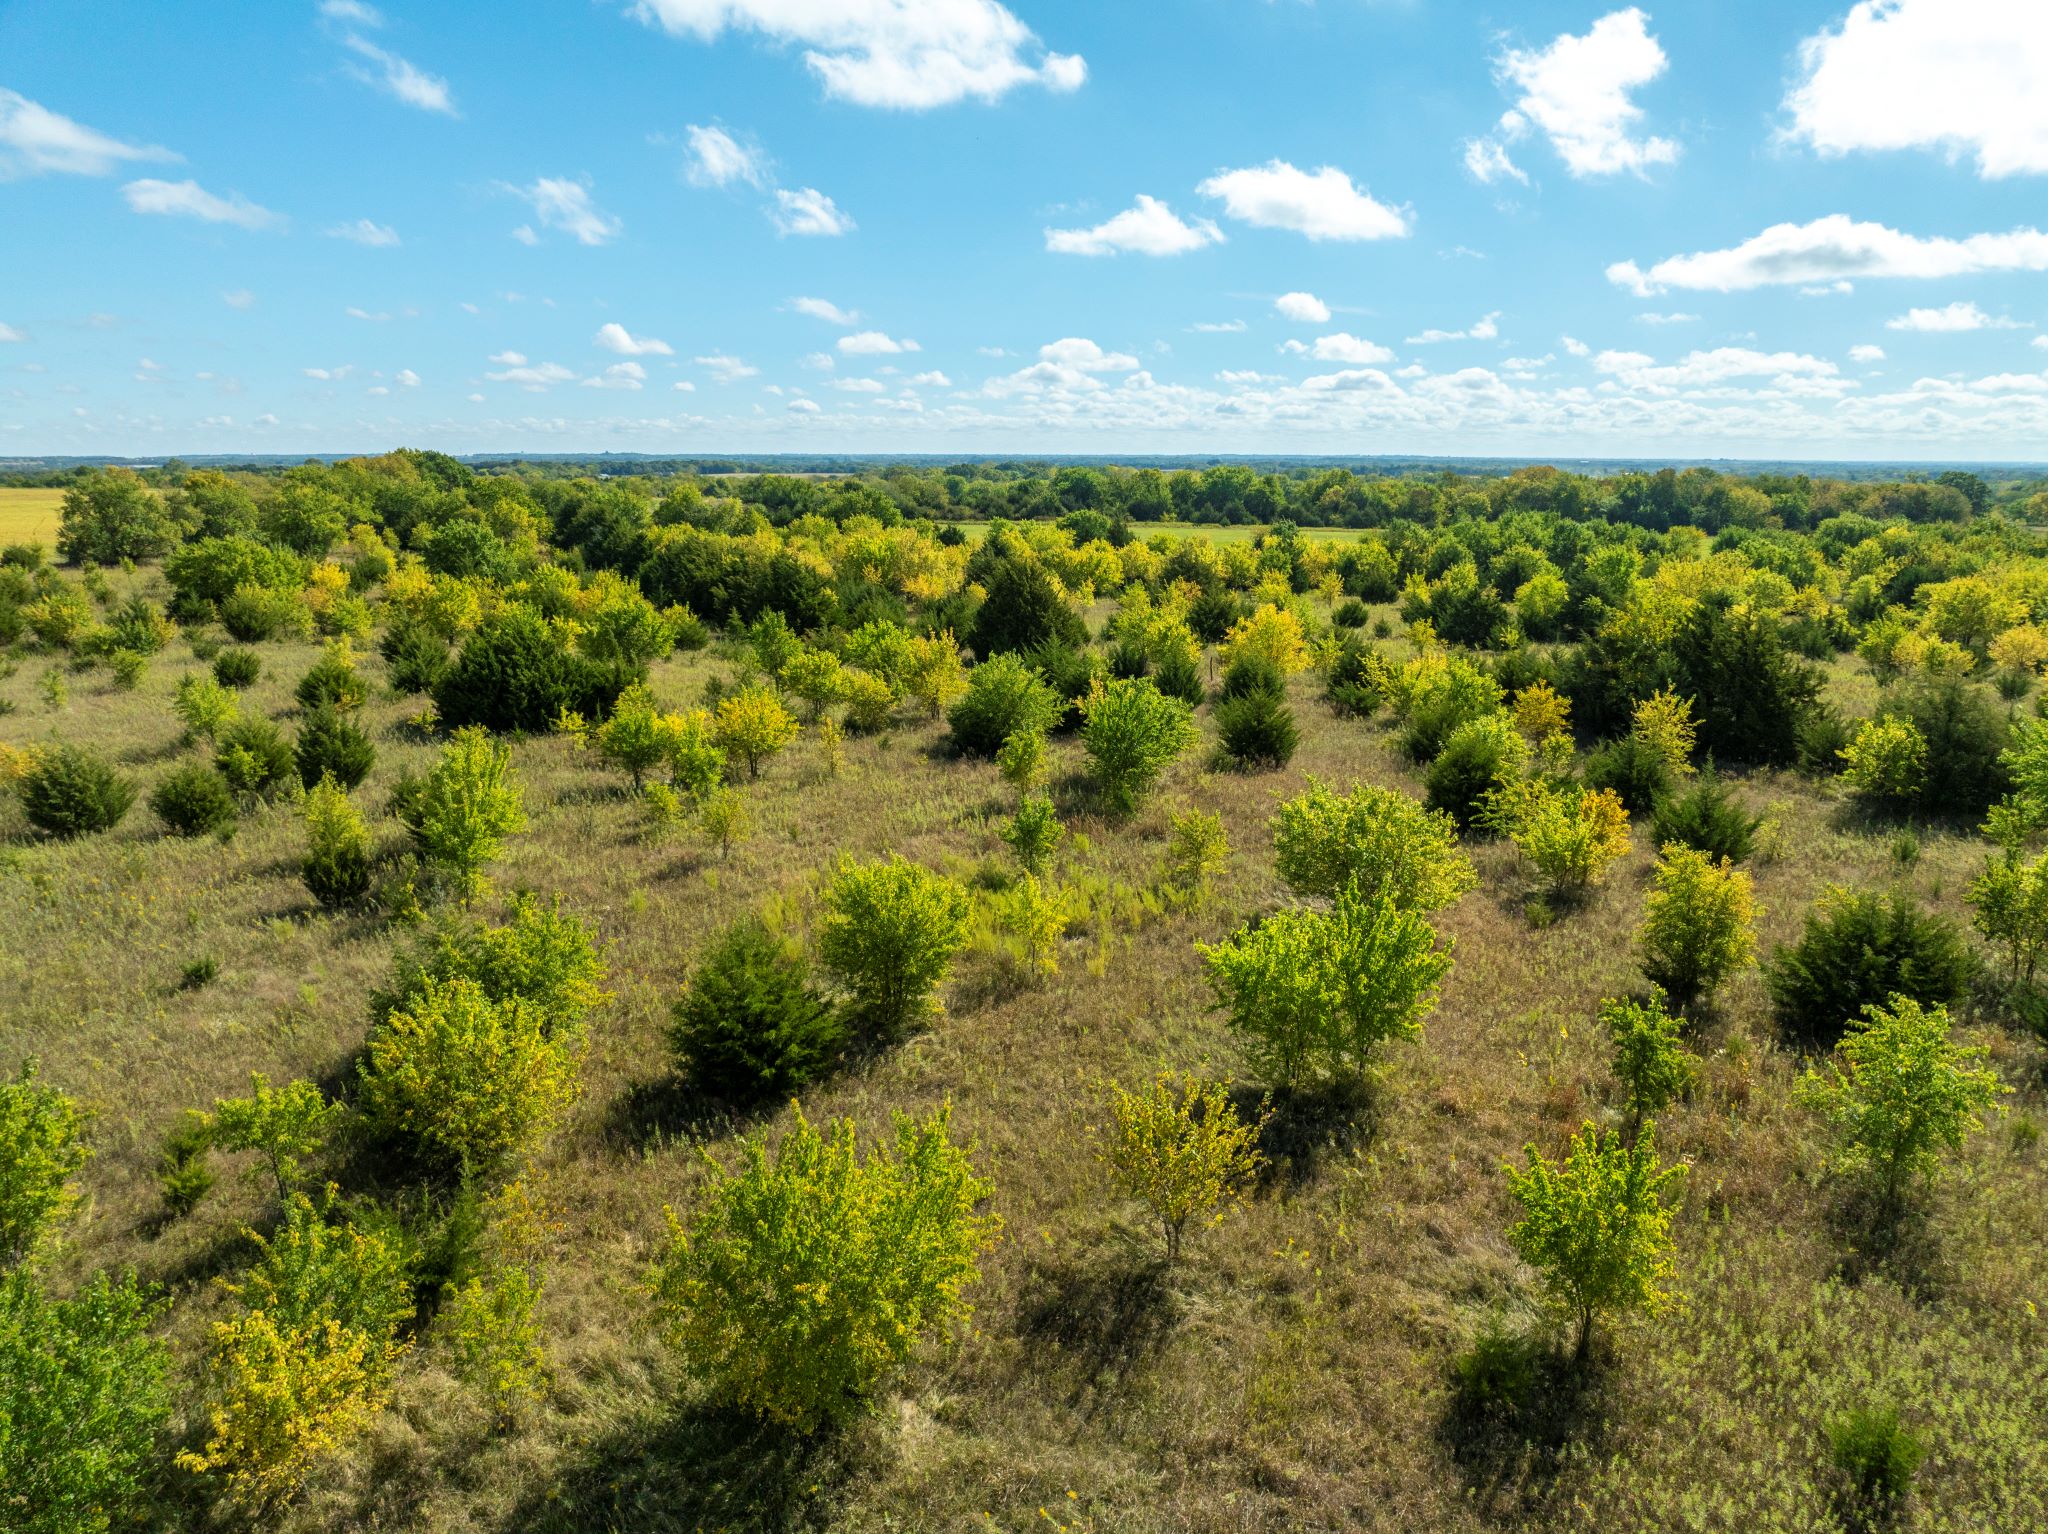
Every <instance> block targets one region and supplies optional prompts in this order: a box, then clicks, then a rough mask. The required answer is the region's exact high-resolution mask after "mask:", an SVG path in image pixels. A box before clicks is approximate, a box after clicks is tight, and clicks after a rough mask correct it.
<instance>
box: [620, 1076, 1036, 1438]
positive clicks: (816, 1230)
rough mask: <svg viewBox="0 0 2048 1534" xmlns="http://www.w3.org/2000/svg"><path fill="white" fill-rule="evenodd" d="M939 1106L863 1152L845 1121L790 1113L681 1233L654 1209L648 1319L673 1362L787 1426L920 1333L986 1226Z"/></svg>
mask: <svg viewBox="0 0 2048 1534" xmlns="http://www.w3.org/2000/svg"><path fill="white" fill-rule="evenodd" d="M950 1117H951V1112H950V1108H946V1107H942V1108H940V1109H938V1110H937V1111H936V1112H934V1113H933V1114H932V1115H931V1116H930V1117H929V1118H927V1119H924V1120H922V1121H915V1120H912V1119H910V1118H908V1117H906V1116H903V1115H900V1114H899V1115H898V1116H897V1118H896V1143H895V1147H894V1149H893V1151H892V1150H891V1149H889V1148H887V1147H882V1146H878V1147H876V1148H875V1149H874V1150H873V1151H872V1152H870V1153H869V1155H868V1156H867V1157H866V1158H865V1159H863V1158H862V1157H861V1155H860V1153H859V1149H858V1147H857V1144H856V1141H855V1134H854V1127H853V1123H852V1121H851V1120H842V1121H841V1122H839V1123H838V1124H836V1125H834V1126H833V1127H832V1129H831V1131H830V1133H829V1134H828V1135H820V1134H819V1133H818V1132H817V1131H816V1130H814V1129H813V1128H811V1126H810V1124H809V1123H808V1122H807V1121H806V1120H805V1119H804V1117H803V1115H802V1114H801V1113H798V1114H797V1115H796V1121H795V1123H794V1124H793V1125H792V1126H791V1127H790V1130H789V1132H788V1134H786V1135H785V1136H784V1137H783V1140H782V1143H781V1145H779V1146H778V1147H777V1148H776V1151H775V1154H774V1156H773V1157H772V1158H771V1157H770V1156H769V1154H768V1150H767V1148H766V1146H765V1145H764V1144H762V1142H760V1141H759V1140H753V1141H749V1142H748V1143H747V1144H746V1146H745V1148H744V1152H743V1154H744V1157H745V1160H744V1163H743V1165H742V1167H741V1169H740V1170H739V1171H738V1172H736V1173H735V1172H726V1171H724V1170H722V1169H721V1170H720V1171H719V1172H718V1173H717V1174H716V1176H715V1177H714V1180H713V1182H712V1184H711V1187H710V1188H709V1190H708V1191H707V1193H706V1195H705V1198H704V1206H703V1209H702V1211H701V1212H700V1213H699V1215H698V1216H697V1219H696V1221H695V1223H694V1224H693V1225H692V1226H690V1227H689V1228H687V1229H686V1228H685V1227H684V1226H683V1224H682V1223H681V1222H680V1221H679V1220H677V1219H676V1218H675V1216H674V1215H673V1214H671V1215H670V1216H669V1221H670V1230H671V1239H670V1245H669V1249H668V1251H667V1252H666V1254H664V1256H663V1257H662V1259H661V1261H660V1263H659V1264H658V1266H657V1268H656V1270H655V1277H654V1293H655V1302H656V1305H657V1307H658V1312H659V1314H660V1317H661V1321H662V1325H663V1328H664V1330H665V1332H666V1333H667V1336H668V1338H669V1340H670V1341H671V1342H672V1343H673V1344H674V1346H675V1347H676V1348H677V1350H678V1351H679V1353H680V1354H681V1356H682V1359H683V1361H684V1363H685V1364H686V1365H687V1366H688V1367H689V1369H690V1370H691V1371H692V1372H693V1373H695V1374H696V1375H697V1376H698V1377H699V1378H700V1379H702V1380H703V1381H704V1382H705V1383H706V1384H707V1385H708V1386H709V1387H710V1388H711V1389H712V1390H713V1391H714V1392H716V1394H717V1395H719V1396H720V1397H721V1398H723V1399H725V1400H727V1401H730V1402H731V1403H732V1404H733V1405H735V1406H737V1407H739V1408H740V1409H741V1410H744V1411H748V1412H752V1413H755V1414H758V1415H760V1416H762V1417H765V1418H768V1419H769V1420H771V1421H775V1422H779V1423H784V1424H787V1425H789V1426H791V1427H795V1428H798V1429H800V1430H805V1431H808V1430H812V1429H815V1428H819V1427H822V1426H824V1425H826V1424H828V1423H830V1422H832V1421H835V1420H837V1419H839V1418H841V1417H844V1416H845V1415H847V1414H848V1413H849V1412H851V1411H853V1410H855V1409H857V1408H858V1407H859V1406H860V1405H861V1404H862V1403H863V1402H865V1401H866V1400H868V1399H869V1398H870V1397H871V1396H872V1395H873V1394H874V1392H875V1390H876V1388H877V1387H878V1386H879V1385H880V1384H881V1383H882V1381H883V1379H884V1378H885V1377H886V1376H887V1374H888V1373H889V1372H890V1371H891V1370H892V1369H894V1368H896V1367H898V1366H900V1365H901V1364H903V1363H905V1362H907V1361H908V1360H909V1359H910V1358H911V1357H912V1356H913V1355H914V1354H915V1352H916V1350H917V1348H918V1347H919V1345H920V1344H921V1343H922V1342H923V1341H924V1340H925V1339H926V1338H927V1337H928V1336H930V1335H932V1334H934V1333H939V1334H943V1333H946V1332H949V1331H950V1330H951V1329H952V1327H953V1326H954V1325H955V1324H956V1323H958V1322H959V1321H960V1320H961V1319H962V1318H963V1317H964V1315H965V1314H966V1310H967V1307H966V1304H965V1301H964V1300H963V1299H962V1294H963V1291H964V1290H965V1289H966V1288H967V1286H968V1285H969V1284H970V1283H972V1282H973V1281H974V1279H975V1278H976V1277H977V1276H978V1275H977V1270H976V1267H975V1259H976V1257H977V1255H978V1254H979V1253H980V1251H981V1249H982V1248H983V1247H984V1246H986V1245H987V1244H988V1242H989V1241H990V1240H991V1239H992V1238H993V1236H994V1233H995V1230H996V1221H995V1220H994V1219H993V1218H992V1217H989V1216H985V1215H977V1214H976V1213H975V1207H976V1206H977V1205H978V1204H980V1203H981V1202H982V1201H983V1200H984V1199H986V1198H987V1197H988V1196H989V1194H990V1192H991V1191H992V1190H991V1188H990V1186H989V1184H988V1183H987V1182H985V1181H983V1180H982V1179H981V1178H978V1177H976V1176H975V1174H974V1168H973V1165H972V1163H971V1162H970V1161H969V1159H968V1152H967V1151H966V1150H965V1149H963V1148H961V1147H959V1146H956V1145H954V1144H953V1143H952V1141H951V1139H950V1138H949V1136H948V1127H949V1121H950Z"/></svg>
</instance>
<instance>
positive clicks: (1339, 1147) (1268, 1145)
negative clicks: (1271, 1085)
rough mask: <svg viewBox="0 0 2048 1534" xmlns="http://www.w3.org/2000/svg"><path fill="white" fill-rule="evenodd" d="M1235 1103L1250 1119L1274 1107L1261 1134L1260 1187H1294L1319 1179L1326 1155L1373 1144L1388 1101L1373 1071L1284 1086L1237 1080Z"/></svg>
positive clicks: (1233, 1090) (1265, 1189) (1254, 1120)
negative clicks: (1268, 1088)
mask: <svg viewBox="0 0 2048 1534" xmlns="http://www.w3.org/2000/svg"><path fill="white" fill-rule="evenodd" d="M1230 1098H1231V1105H1232V1106H1233V1107H1235V1108H1236V1109H1237V1113H1238V1117H1240V1118H1242V1119H1243V1120H1244V1121H1245V1122H1246V1123H1248V1124H1252V1123H1257V1122H1258V1120H1259V1118H1260V1117H1261V1115H1264V1114H1268V1113H1270V1117H1268V1118H1267V1119H1266V1126H1265V1128H1264V1130H1263V1131H1262V1132H1261V1133H1260V1135H1259V1150H1260V1151H1261V1152H1262V1153H1263V1154H1264V1156H1265V1158H1266V1160H1265V1164H1264V1165H1263V1166H1262V1167H1260V1169H1259V1190H1260V1191H1261V1192H1268V1191H1273V1190H1279V1191H1282V1192H1287V1193H1293V1192H1297V1191H1299V1190H1300V1189H1302V1188H1304V1187H1306V1186H1308V1185H1309V1184H1310V1183H1312V1182H1314V1181H1315V1180H1316V1178H1317V1176H1319V1175H1320V1173H1321V1171H1322V1166H1323V1163H1324V1161H1326V1160H1327V1159H1329V1158H1330V1157H1331V1156H1333V1155H1346V1154H1349V1153H1350V1152H1351V1151H1353V1150H1355V1149H1357V1148H1358V1147H1360V1146H1363V1145H1368V1144H1370V1143H1371V1142H1372V1140H1373V1138H1374V1136H1375V1135H1377V1134H1378V1133H1379V1123H1380V1117H1381V1114H1382V1112H1383V1103H1382V1100H1381V1093H1380V1091H1379V1089H1378V1085H1377V1083H1376V1082H1375V1081H1373V1080H1372V1079H1371V1078H1370V1077H1366V1078H1361V1079H1353V1080H1347V1081H1332V1082H1322V1083H1317V1084H1315V1085H1312V1086H1298V1087H1278V1088H1275V1089H1274V1090H1273V1091H1272V1092H1271V1093H1270V1094H1269V1093H1267V1092H1266V1091H1264V1090H1263V1089H1262V1088H1259V1087H1255V1086H1247V1085H1237V1086H1233V1087H1232V1088H1231V1090H1230Z"/></svg>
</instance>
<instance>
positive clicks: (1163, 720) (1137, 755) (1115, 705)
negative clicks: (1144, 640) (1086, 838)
mask: <svg viewBox="0 0 2048 1534" xmlns="http://www.w3.org/2000/svg"><path fill="white" fill-rule="evenodd" d="M1081 713H1082V717H1083V718H1084V719H1085V721H1086V722H1085V723H1084V724H1083V725H1082V727H1081V745H1082V748H1083V749H1084V750H1085V751H1086V752H1087V753H1088V760H1089V762H1090V763H1091V765H1092V767H1093V770H1094V774H1095V783H1096V786H1097V787H1098V788H1099V789H1100V790H1101V791H1102V797H1103V799H1104V801H1105V802H1106V803H1107V804H1108V805H1109V807H1110V809H1112V810H1113V811H1115V812H1116V813H1117V814H1120V815H1127V814H1129V813H1130V812H1131V811H1132V810H1134V809H1136V808H1137V807H1138V801H1139V800H1140V799H1142V798H1143V797H1144V796H1145V795H1146V794H1147V793H1149V792H1150V791H1151V789H1152V785H1153V784H1155V783H1157V782H1158V781H1159V776H1160V774H1161V773H1163V772H1165V771H1166V769H1167V768H1168V767H1170V766H1171V765H1172V764H1173V762H1174V760H1175V758H1177V757H1179V756H1180V755H1181V754H1182V753H1183V752H1185V751H1187V750H1188V749H1189V748H1190V747H1192V746H1193V745H1194V744H1195V742H1196V741H1198V740H1199V739H1201V732H1200V731H1199V730H1197V729H1196V728H1195V721H1194V717H1193V715H1192V713H1191V711H1190V710H1189V708H1188V706H1187V705H1186V704H1185V703H1182V702H1181V701H1180V700H1179V699H1177V698H1169V697H1167V696H1166V695H1165V694H1164V693H1162V692H1161V691H1160V690H1159V689H1158V688H1157V687H1154V686H1153V685H1152V684H1151V683H1150V682H1149V681H1145V680H1143V679H1141V678H1134V679H1129V680H1122V681H1114V682H1109V683H1107V684H1104V685H1103V686H1100V687H1098V688H1097V689H1096V690H1095V691H1094V692H1092V693H1090V694H1089V695H1088V697H1087V698H1086V699H1084V700H1083V702H1082V704H1081Z"/></svg>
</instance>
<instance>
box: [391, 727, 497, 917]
mask: <svg viewBox="0 0 2048 1534" xmlns="http://www.w3.org/2000/svg"><path fill="white" fill-rule="evenodd" d="M398 814H399V819H401V820H403V821H404V822H405V825H406V829H407V830H409V831H410V832H411V833H412V839H413V842H414V844H415V845H416V846H417V847H418V848H419V851H420V856H421V857H422V858H424V859H425V860H426V861H427V862H428V863H429V864H431V865H432V866H433V867H434V868H436V869H438V870H440V871H441V872H443V873H444V874H446V875H447V877H448V878H449V880H450V881H451V882H452V883H453V884H454V886H455V889H456V892H457V893H458V894H459V895H460V896H461V898H462V899H463V900H464V901H465V902H466V901H470V900H474V899H475V898H476V897H477V896H478V895H480V894H482V893H483V890H484V877H483V870H484V866H485V865H486V864H488V863H489V862H491V861H492V860H493V859H494V858H496V857H497V856H498V853H499V850H500V848H501V847H502V846H503V843H504V838H505V837H507V836H509V835H511V834H512V833H513V832H515V831H523V830H525V829H526V810H525V808H524V805H523V801H522V799H521V795H520V789H519V779H518V777H517V776H516V775H515V774H514V773H513V771H512V752H511V750H510V748H509V747H506V746H504V745H501V744H498V743H496V742H493V741H492V740H491V738H490V737H489V736H488V735H486V734H484V732H483V731H482V730H480V729H476V728H474V727H471V728H469V729H462V730H457V731H456V732H455V738H454V739H453V740H451V741H449V742H448V744H447V745H445V746H443V747H442V748H441V758H440V760H439V761H437V762H436V763H435V764H434V768H433V771H431V772H429V773H428V774H427V776H426V777H425V778H424V779H422V780H420V781H419V782H418V783H417V784H415V785H412V786H411V787H410V788H409V789H408V791H407V792H406V793H405V794H404V795H403V796H402V799H401V802H400V804H399V807H398Z"/></svg>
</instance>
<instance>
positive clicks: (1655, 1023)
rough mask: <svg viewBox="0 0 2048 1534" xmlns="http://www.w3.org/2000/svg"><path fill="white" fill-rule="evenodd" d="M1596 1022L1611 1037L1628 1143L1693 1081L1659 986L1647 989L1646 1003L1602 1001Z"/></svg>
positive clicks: (1622, 999) (1675, 1023)
mask: <svg viewBox="0 0 2048 1534" xmlns="http://www.w3.org/2000/svg"><path fill="white" fill-rule="evenodd" d="M1600 1022H1601V1026H1603V1027H1604V1028H1606V1030H1607V1034H1608V1037H1609V1038H1611V1039H1612V1040H1613V1041H1614V1056H1613V1059H1614V1074H1615V1078H1616V1079H1617V1080H1619V1081H1620V1082H1621V1085H1622V1089H1623V1090H1624V1091H1625V1092H1626V1093H1627V1094H1628V1117H1629V1136H1628V1137H1629V1139H1630V1141H1631V1142H1633V1141H1634V1139H1635V1137H1636V1134H1637V1133H1638V1131H1640V1129H1641V1128H1642V1124H1643V1120H1645V1119H1647V1118H1652V1117H1654V1116H1656V1115H1657V1114H1659V1113H1661V1112H1663V1111H1664V1108H1665V1106H1666V1105H1667V1104H1669V1103H1672V1102H1675V1101H1676V1100H1677V1099H1678V1098H1679V1097H1680V1096H1682V1095H1683V1094H1684V1092H1685V1090H1686V1088H1687V1087H1688V1086H1690V1085H1691V1084H1692V1076H1693V1069H1692V1060H1691V1059H1690V1058H1689V1057H1688V1056H1687V1055H1686V1052H1685V1050H1684V1049H1683V1048H1682V1047H1681V1046H1680V1044H1679V1041H1678V1040H1679V1020H1678V1019H1677V1018H1675V1017H1673V1016H1671V1015H1670V1013H1668V1012H1666V1011H1665V1010H1664V993H1663V992H1661V991H1652V992H1651V993H1650V999H1649V1001H1647V1002H1640V1001H1633V1000H1631V999H1629V998H1627V997H1620V998H1614V999H1610V1000H1607V1001H1603V1002H1601V1003H1600Z"/></svg>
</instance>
